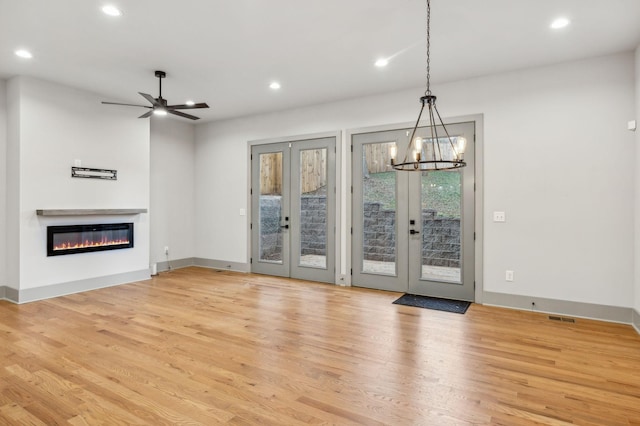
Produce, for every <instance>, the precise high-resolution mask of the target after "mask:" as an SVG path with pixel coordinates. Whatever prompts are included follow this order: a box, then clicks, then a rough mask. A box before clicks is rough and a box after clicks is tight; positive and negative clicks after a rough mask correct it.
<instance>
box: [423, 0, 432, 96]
mask: <svg viewBox="0 0 640 426" xmlns="http://www.w3.org/2000/svg"><path fill="white" fill-rule="evenodd" d="M424 94H425V95H431V1H430V0H427V90H425V92H424Z"/></svg>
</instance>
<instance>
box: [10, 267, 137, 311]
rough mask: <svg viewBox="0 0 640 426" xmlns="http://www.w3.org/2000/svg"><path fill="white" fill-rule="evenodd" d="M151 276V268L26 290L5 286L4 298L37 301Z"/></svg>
mask: <svg viewBox="0 0 640 426" xmlns="http://www.w3.org/2000/svg"><path fill="white" fill-rule="evenodd" d="M149 278H150V277H149V270H148V269H142V270H139V271H131V272H125V273H122V274H115V275H108V276H104V277H96V278H89V279H86V280H78V281H69V282H66V283H59V284H52V285H47V286H44V287H35V288H27V289H24V290H16V289H14V288H11V287H4V299H5V300H8V301H10V302H13V303H18V304H21V303H28V302H35V301H37V300H43V299H50V298H52V297H58V296H66V295H68V294H73V293H81V292H83V291H90V290H97V289H99V288H105V287H113V286H116V285H121V284H128V283H132V282H136V281H143V280H148V279H149ZM0 294H1V293H0Z"/></svg>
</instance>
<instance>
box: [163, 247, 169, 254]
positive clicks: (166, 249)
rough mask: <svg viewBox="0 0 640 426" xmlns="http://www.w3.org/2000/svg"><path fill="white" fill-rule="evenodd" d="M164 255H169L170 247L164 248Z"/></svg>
mask: <svg viewBox="0 0 640 426" xmlns="http://www.w3.org/2000/svg"><path fill="white" fill-rule="evenodd" d="M164 254H169V246H164Z"/></svg>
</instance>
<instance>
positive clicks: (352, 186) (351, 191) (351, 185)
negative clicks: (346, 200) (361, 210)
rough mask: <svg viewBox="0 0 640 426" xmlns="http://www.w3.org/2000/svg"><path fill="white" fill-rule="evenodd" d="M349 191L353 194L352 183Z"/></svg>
mask: <svg viewBox="0 0 640 426" xmlns="http://www.w3.org/2000/svg"><path fill="white" fill-rule="evenodd" d="M351 193H352V194H353V185H351Z"/></svg>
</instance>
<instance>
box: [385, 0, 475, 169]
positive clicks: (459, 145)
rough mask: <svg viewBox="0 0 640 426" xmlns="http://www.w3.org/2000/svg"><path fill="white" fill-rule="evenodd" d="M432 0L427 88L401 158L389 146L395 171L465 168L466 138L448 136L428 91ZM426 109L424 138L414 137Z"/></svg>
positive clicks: (428, 34) (429, 11) (433, 99)
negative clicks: (427, 121) (426, 125)
mask: <svg viewBox="0 0 640 426" xmlns="http://www.w3.org/2000/svg"><path fill="white" fill-rule="evenodd" d="M430 38H431V0H427V89H426V90H425V92H424V96H422V97H421V98H420V103H421V104H422V107H421V108H420V113H419V114H418V120H416V125H415V126H414V127H413V132H411V138H410V139H409V142H408V144H407V148H406V150H405V153H404V158H403V159H402V160H401V161H398V160H397V159H396V157H397V154H398V148H397V146H396V145H393V146H392V147H391V149H390V157H391V167H393V168H394V169H396V170H406V171H425V170H450V169H458V168H460V167H464V166H466V165H467V163H465V162H464V159H463V155H464V151H465V148H466V146H467V141H466V139H465V138H463V137H462V136H455V135H453V136H452V135H450V134H449V131H448V130H447V127H446V126H445V125H444V122H443V121H442V117H440V113H439V112H438V108H436V96H435V95H433V94H432V93H431V58H430V55H431V40H430ZM425 107H426V109H427V111H426V112H427V116H428V120H429V123H428V129H427V137H416V133H417V131H418V126H419V125H420V120H421V119H422V115H423V113H424V112H425Z"/></svg>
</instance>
